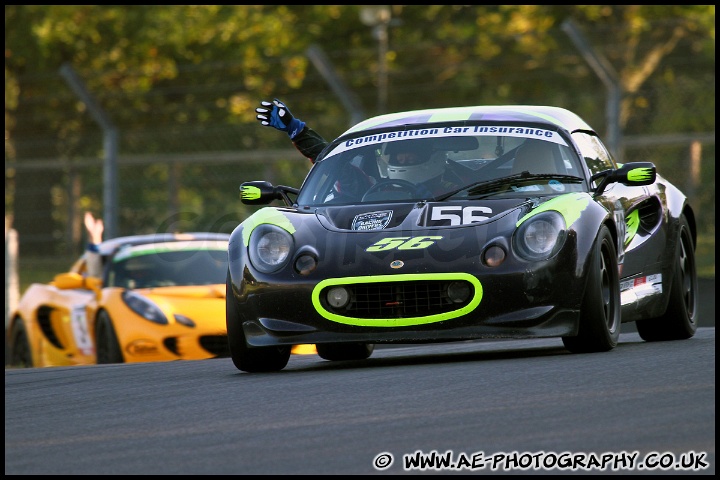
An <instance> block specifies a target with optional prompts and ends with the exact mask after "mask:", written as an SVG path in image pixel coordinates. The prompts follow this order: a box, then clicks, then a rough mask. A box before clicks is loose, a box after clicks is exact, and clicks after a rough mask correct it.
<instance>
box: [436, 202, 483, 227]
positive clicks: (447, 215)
mask: <svg viewBox="0 0 720 480" xmlns="http://www.w3.org/2000/svg"><path fill="white" fill-rule="evenodd" d="M461 212H462V214H461ZM483 214H488V215H492V210H491V209H490V208H488V207H475V206H473V207H465V208H463V207H461V206H460V205H447V206H442V207H433V209H432V214H431V215H430V220H436V221H437V220H450V225H466V224H469V223H475V222H482V221H483V220H487V219H488V218H490V217H488V216H486V215H483Z"/></svg>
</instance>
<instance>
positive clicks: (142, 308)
mask: <svg viewBox="0 0 720 480" xmlns="http://www.w3.org/2000/svg"><path fill="white" fill-rule="evenodd" d="M121 297H122V299H123V302H125V305H127V306H128V308H130V310H132V311H133V312H135V313H137V314H138V315H140V316H141V317H143V318H144V319H146V320H150V321H151V322H153V323H158V324H160V325H167V324H168V323H169V322H168V319H167V317H166V316H165V314H164V313H163V312H162V310H160V307H158V306H157V305H155V304H154V303H153V302H151V301H150V300H148V299H147V298H145V297H143V296H142V295H138V294H137V293H135V292H133V291H130V290H125V291H123V292H122V295H121Z"/></svg>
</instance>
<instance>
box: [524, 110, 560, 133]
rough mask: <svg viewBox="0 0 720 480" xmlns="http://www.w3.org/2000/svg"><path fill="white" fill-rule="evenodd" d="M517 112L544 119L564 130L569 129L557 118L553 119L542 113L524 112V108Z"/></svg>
mask: <svg viewBox="0 0 720 480" xmlns="http://www.w3.org/2000/svg"><path fill="white" fill-rule="evenodd" d="M517 111H518V112H522V113H526V114H528V115H532V116H533V117H538V118H542V119H544V120H547V121H548V122H552V123H554V124H555V125H557V126H559V127H562V128H564V129H566V130H567V127H566V126H565V125H564V124H563V123H562V122H561V121H560V120H558V119H557V118H555V117H551V116H550V115H545V114H542V113H538V112H533V111H532V110H524V109H522V108H518V109H517Z"/></svg>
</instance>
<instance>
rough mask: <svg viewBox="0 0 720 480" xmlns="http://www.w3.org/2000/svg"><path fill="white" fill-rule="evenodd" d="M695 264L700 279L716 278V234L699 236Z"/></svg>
mask: <svg viewBox="0 0 720 480" xmlns="http://www.w3.org/2000/svg"><path fill="white" fill-rule="evenodd" d="M697 243H698V244H697V248H696V249H695V262H696V265H697V271H698V277H699V278H715V233H714V232H713V233H712V234H704V235H700V236H698V242H697Z"/></svg>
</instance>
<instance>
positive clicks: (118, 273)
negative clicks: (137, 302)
mask: <svg viewBox="0 0 720 480" xmlns="http://www.w3.org/2000/svg"><path fill="white" fill-rule="evenodd" d="M227 269H228V261H227V242H214V241H207V242H166V243H161V244H154V245H139V246H134V247H128V248H124V249H121V250H120V251H119V252H118V253H117V254H116V255H115V256H114V258H113V261H112V263H111V265H110V267H109V271H108V277H107V278H108V282H107V286H110V287H123V288H129V289H134V288H154V287H170V286H173V287H177V286H192V285H214V284H224V283H225V280H226V277H227Z"/></svg>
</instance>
